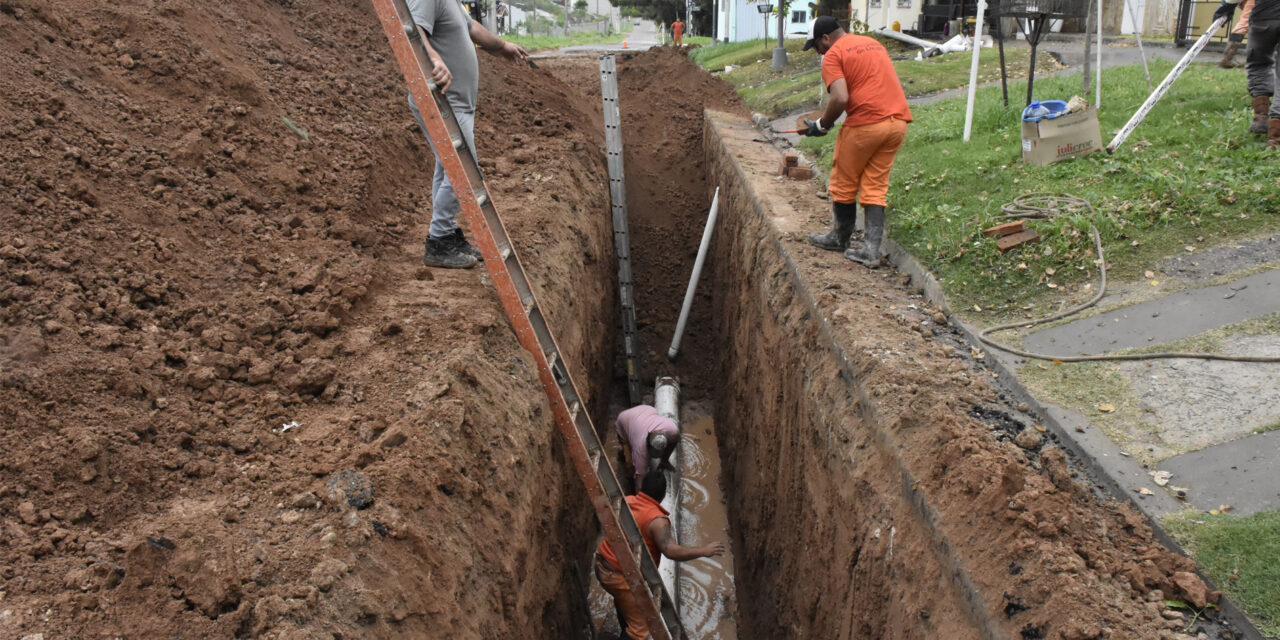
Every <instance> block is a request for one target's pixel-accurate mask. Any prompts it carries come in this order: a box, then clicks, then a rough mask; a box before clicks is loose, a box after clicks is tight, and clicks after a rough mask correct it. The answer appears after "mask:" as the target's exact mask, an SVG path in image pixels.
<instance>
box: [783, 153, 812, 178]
mask: <svg viewBox="0 0 1280 640" xmlns="http://www.w3.org/2000/svg"><path fill="white" fill-rule="evenodd" d="M778 175H780V176H786V177H788V178H791V179H792V180H809V179H811V178H813V167H810V166H808V165H801V164H800V156H799V155H798V154H796V153H794V152H791V151H788V152H786V153H784V154H782V165H781V166H780V167H778Z"/></svg>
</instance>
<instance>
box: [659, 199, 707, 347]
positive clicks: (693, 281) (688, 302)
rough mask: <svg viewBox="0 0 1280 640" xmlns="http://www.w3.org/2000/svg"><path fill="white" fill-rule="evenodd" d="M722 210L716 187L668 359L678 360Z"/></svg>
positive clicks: (672, 337)
mask: <svg viewBox="0 0 1280 640" xmlns="http://www.w3.org/2000/svg"><path fill="white" fill-rule="evenodd" d="M719 208H720V187H716V195H715V196H714V197H712V198H711V214H710V215H708V216H707V226H706V228H705V229H703V230H702V244H700V245H698V258H697V259H696V260H694V262H693V273H692V274H690V275H689V288H688V289H686V290H685V292H684V305H683V306H681V307H680V320H678V321H677V322H676V333H675V335H673V336H671V348H670V349H667V358H668V359H671V360H675V359H676V354H677V353H679V352H680V337H681V336H683V335H684V325H685V322H687V321H688V320H689V309H691V308H692V307H693V294H694V293H696V292H697V290H698V276H699V275H701V274H702V263H703V261H705V260H706V259H707V249H708V248H709V247H710V246H711V232H712V231H713V230H714V229H715V227H716V212H717V210H719Z"/></svg>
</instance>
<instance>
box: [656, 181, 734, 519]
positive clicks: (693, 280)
mask: <svg viewBox="0 0 1280 640" xmlns="http://www.w3.org/2000/svg"><path fill="white" fill-rule="evenodd" d="M719 209H720V187H716V195H715V196H714V197H712V198H711V214H710V215H708V216H707V227H706V228H705V229H703V230H702V244H700V245H698V258H697V259H696V260H694V261H693V273H692V274H690V275H689V288H688V289H686V290H685V292H684V305H683V306H681V307H680V320H678V321H677V322H676V333H675V335H673V336H671V348H670V349H667V359H669V360H675V359H676V354H677V353H679V352H680V337H681V336H683V335H684V324H685V322H687V321H688V320H689V309H690V308H692V307H693V294H694V292H696V291H697V290H698V276H699V275H701V274H702V263H703V261H705V260H706V259H707V248H708V247H710V246H711V232H712V230H714V229H715V226H716V212H717V211H718V210H719ZM654 392H655V394H656V393H657V390H656V389H655V391H654ZM655 398H656V395H655ZM658 412H659V413H661V412H662V410H661V409H658ZM677 424H678V423H677ZM673 524H674V523H673Z"/></svg>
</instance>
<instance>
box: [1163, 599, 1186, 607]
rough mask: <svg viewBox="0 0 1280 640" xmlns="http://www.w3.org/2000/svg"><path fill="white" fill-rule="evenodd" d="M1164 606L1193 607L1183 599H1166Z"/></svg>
mask: <svg viewBox="0 0 1280 640" xmlns="http://www.w3.org/2000/svg"><path fill="white" fill-rule="evenodd" d="M1164 606H1166V607H1169V608H1170V609H1191V605H1189V604H1187V603H1185V602H1183V601H1181V600H1165V601H1164Z"/></svg>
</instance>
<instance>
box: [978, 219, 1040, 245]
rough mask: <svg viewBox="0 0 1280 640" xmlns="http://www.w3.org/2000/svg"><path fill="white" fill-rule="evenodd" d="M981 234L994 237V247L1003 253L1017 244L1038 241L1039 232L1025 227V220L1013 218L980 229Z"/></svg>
mask: <svg viewBox="0 0 1280 640" xmlns="http://www.w3.org/2000/svg"><path fill="white" fill-rule="evenodd" d="M982 235H984V236H986V237H988V238H995V239H996V248H997V249H999V250H1000V253H1004V252H1006V251H1008V250H1010V249H1012V248H1014V247H1016V246H1018V245H1021V244H1026V243H1028V242H1039V241H1040V234H1038V233H1036V231H1035V229H1028V228H1027V221H1026V220H1014V221H1013V222H1006V223H1004V224H998V225H996V226H994V227H990V228H987V229H983V230H982Z"/></svg>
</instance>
